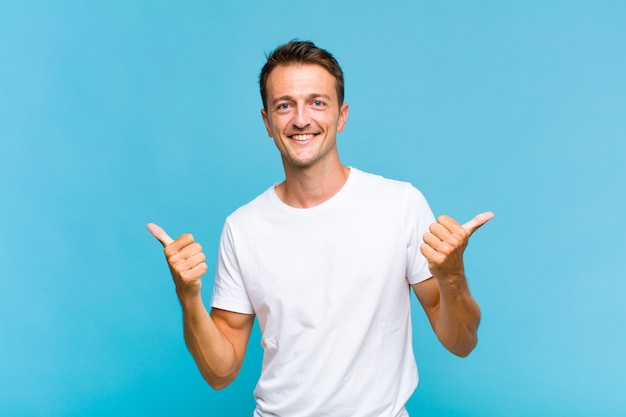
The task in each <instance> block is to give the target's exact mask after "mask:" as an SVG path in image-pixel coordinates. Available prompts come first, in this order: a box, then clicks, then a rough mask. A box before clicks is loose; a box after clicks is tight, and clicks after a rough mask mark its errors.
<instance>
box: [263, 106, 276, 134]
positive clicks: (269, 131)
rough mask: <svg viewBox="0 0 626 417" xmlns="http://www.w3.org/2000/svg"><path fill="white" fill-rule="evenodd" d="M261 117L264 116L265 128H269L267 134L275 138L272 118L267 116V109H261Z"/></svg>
mask: <svg viewBox="0 0 626 417" xmlns="http://www.w3.org/2000/svg"><path fill="white" fill-rule="evenodd" d="M261 117H262V118H263V123H264V124H265V129H266V130H267V136H269V137H270V138H273V137H274V135H273V134H272V128H271V127H270V120H269V118H268V117H267V111H265V109H261Z"/></svg>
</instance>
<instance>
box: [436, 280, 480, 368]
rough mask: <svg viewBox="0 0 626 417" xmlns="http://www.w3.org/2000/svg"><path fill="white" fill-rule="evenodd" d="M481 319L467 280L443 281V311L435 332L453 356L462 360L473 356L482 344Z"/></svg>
mask: <svg viewBox="0 0 626 417" xmlns="http://www.w3.org/2000/svg"><path fill="white" fill-rule="evenodd" d="M448 282H449V281H448ZM480 315H481V314H480V308H479V307H478V303H476V301H475V300H474V298H473V297H472V295H471V294H470V291H469V288H468V286H467V282H466V280H465V277H462V279H458V280H455V281H454V284H448V283H446V284H442V283H441V281H439V309H438V312H437V317H436V320H435V322H434V323H433V328H434V330H435V333H436V334H437V337H438V338H439V340H440V341H441V343H442V344H443V345H444V346H445V347H446V348H447V349H448V350H449V351H450V352H452V353H454V354H455V355H458V356H461V357H465V356H467V355H469V354H470V352H471V351H472V350H473V349H474V347H475V346H476V343H477V342H478V325H479V323H480Z"/></svg>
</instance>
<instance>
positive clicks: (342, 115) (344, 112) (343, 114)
mask: <svg viewBox="0 0 626 417" xmlns="http://www.w3.org/2000/svg"><path fill="white" fill-rule="evenodd" d="M347 121H348V103H343V104H342V105H341V108H340V109H339V123H337V132H343V128H344V127H345V126H346V122H347Z"/></svg>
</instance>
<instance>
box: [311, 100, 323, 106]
mask: <svg viewBox="0 0 626 417" xmlns="http://www.w3.org/2000/svg"><path fill="white" fill-rule="evenodd" d="M325 104H326V103H324V102H323V101H322V100H314V101H313V106H315V107H323V106H324V105H325Z"/></svg>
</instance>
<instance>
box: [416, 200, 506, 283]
mask: <svg viewBox="0 0 626 417" xmlns="http://www.w3.org/2000/svg"><path fill="white" fill-rule="evenodd" d="M493 217H494V214H493V213H492V212H485V213H481V214H479V215H478V216H476V217H474V218H473V219H472V220H470V221H469V222H467V223H465V224H463V225H461V224H459V223H457V221H456V220H454V219H453V218H451V217H449V216H445V215H442V216H439V218H438V219H437V222H436V223H433V224H432V225H430V228H429V232H427V233H425V234H424V243H423V244H422V246H421V247H420V250H421V252H422V254H423V255H424V257H426V259H427V260H428V268H429V269H430V272H431V273H432V274H433V276H434V277H435V278H437V280H439V282H440V283H447V284H454V282H455V281H456V280H457V279H459V278H461V279H464V277H465V269H464V266H463V252H464V251H465V248H466V246H467V242H468V240H469V238H470V236H471V235H472V234H473V233H474V232H475V231H476V230H477V229H478V228H479V227H481V226H482V225H484V224H485V223H487V222H488V221H489V220H491V219H492V218H493Z"/></svg>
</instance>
